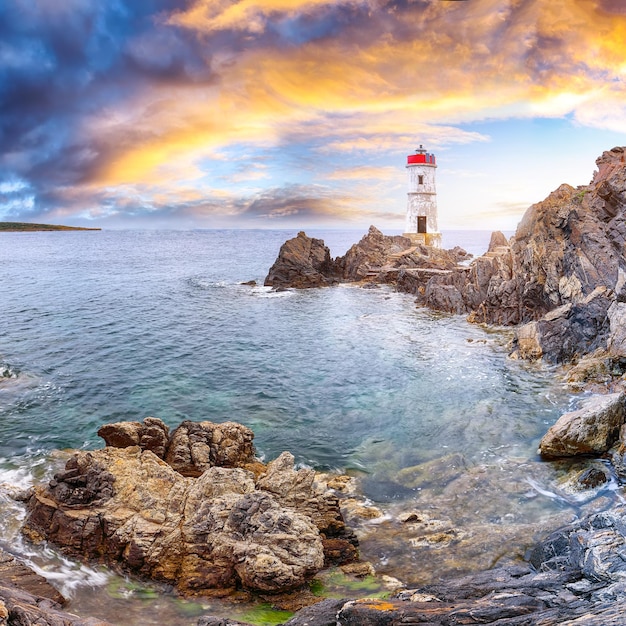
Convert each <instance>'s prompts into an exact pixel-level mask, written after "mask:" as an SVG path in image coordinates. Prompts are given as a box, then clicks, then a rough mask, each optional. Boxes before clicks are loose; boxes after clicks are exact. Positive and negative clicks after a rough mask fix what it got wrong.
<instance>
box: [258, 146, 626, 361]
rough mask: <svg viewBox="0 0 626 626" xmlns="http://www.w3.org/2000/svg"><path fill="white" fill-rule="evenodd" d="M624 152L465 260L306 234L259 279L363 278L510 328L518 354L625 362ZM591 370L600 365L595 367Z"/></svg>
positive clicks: (386, 239) (394, 244)
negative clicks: (338, 252) (346, 244)
mask: <svg viewBox="0 0 626 626" xmlns="http://www.w3.org/2000/svg"><path fill="white" fill-rule="evenodd" d="M624 156H625V148H622V147H616V148H613V149H612V150H610V151H607V152H604V153H603V154H602V156H601V157H599V158H598V159H597V161H596V164H597V166H598V169H597V171H596V172H595V173H594V175H593V179H592V180H591V182H590V184H589V185H585V186H580V187H577V188H574V187H571V186H569V185H561V186H560V187H559V188H558V189H557V190H556V191H554V192H552V193H551V194H550V195H549V196H548V198H546V199H545V200H544V201H542V202H539V203H537V204H534V205H532V206H531V207H530V208H529V209H528V210H527V211H526V213H525V215H524V217H523V219H522V221H521V222H520V224H519V226H518V228H517V230H516V232H515V235H514V236H513V237H512V238H511V239H510V240H508V241H507V239H506V238H505V237H504V236H503V235H502V233H494V235H493V236H492V240H491V243H490V246H489V250H488V252H487V253H486V254H484V255H483V256H481V257H478V258H476V259H474V260H473V261H472V262H471V263H470V264H459V261H460V260H464V259H465V258H466V256H465V253H464V251H462V250H460V249H455V250H439V249H435V248H428V247H426V246H421V245H418V246H412V245H411V241H410V240H408V239H407V238H405V237H402V236H387V235H383V234H382V233H381V232H380V231H379V230H377V229H376V228H374V227H371V228H370V230H369V233H368V234H367V235H365V236H364V237H363V238H362V239H361V241H360V242H359V243H357V244H355V245H354V246H352V248H350V250H348V252H347V253H346V254H345V255H344V256H343V257H337V258H336V259H332V258H331V257H330V251H329V250H328V248H327V247H326V246H325V245H324V242H323V241H321V240H319V239H311V238H309V237H307V236H306V235H305V233H302V232H301V233H299V234H298V236H297V237H295V238H294V239H291V240H289V241H287V242H286V243H285V244H284V245H283V247H282V248H281V250H280V253H279V255H278V258H277V259H276V262H275V263H274V265H273V266H272V268H271V269H270V271H269V273H268V275H267V277H266V279H265V285H268V286H272V287H275V288H289V287H295V288H304V287H320V286H326V285H333V284H337V283H339V282H355V281H369V282H374V283H377V282H378V283H387V284H391V285H394V286H395V287H396V288H397V289H398V290H401V291H404V292H407V293H411V294H414V295H415V296H416V302H417V304H418V305H420V306H426V307H429V308H431V309H434V310H437V311H445V312H449V313H455V314H463V315H467V317H468V319H469V320H470V321H472V322H478V323H486V324H494V325H502V326H514V327H516V330H515V336H516V337H515V342H514V345H513V352H514V354H516V355H518V356H520V357H522V358H531V359H538V358H542V359H544V360H546V361H549V362H553V363H567V362H575V361H578V360H580V359H581V358H583V357H585V356H587V355H589V354H591V353H593V352H595V351H598V352H597V354H596V358H598V359H602V360H603V363H604V365H603V367H605V368H606V369H608V370H611V369H615V368H616V367H621V366H622V361H626V333H625V332H624V328H625V327H626V325H625V324H624V322H625V321H626V255H625V248H624V246H625V243H626V221H625V217H626V164H625V162H624ZM596 366H597V367H602V366H601V365H597V363H596Z"/></svg>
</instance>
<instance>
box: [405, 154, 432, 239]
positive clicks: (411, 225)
mask: <svg viewBox="0 0 626 626" xmlns="http://www.w3.org/2000/svg"><path fill="white" fill-rule="evenodd" d="M436 169H437V161H436V159H435V155H434V154H430V153H428V152H426V150H425V148H424V147H423V146H422V145H420V147H419V148H418V149H417V150H416V151H415V153H414V154H409V156H408V157H407V162H406V170H407V173H408V178H409V193H408V200H407V207H406V232H405V233H404V236H405V237H408V238H409V239H411V241H412V242H413V243H415V244H417V243H421V244H426V245H427V246H433V247H435V248H441V233H440V232H439V229H438V227H437V189H436V187H435V170H436Z"/></svg>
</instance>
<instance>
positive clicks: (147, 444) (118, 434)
mask: <svg viewBox="0 0 626 626" xmlns="http://www.w3.org/2000/svg"><path fill="white" fill-rule="evenodd" d="M98 436H99V437H102V438H103V439H104V441H105V443H106V445H107V446H111V447H113V448H127V447H129V446H139V447H140V448H141V449H142V450H151V451H152V452H154V454H156V455H157V456H158V457H159V458H161V459H162V458H164V457H165V452H166V451H167V446H168V441H169V428H168V427H167V426H166V425H165V424H164V423H163V422H162V421H161V420H160V419H159V418H157V417H146V418H145V419H144V420H143V424H142V423H140V422H116V423H115V424H105V425H104V426H102V427H101V428H100V429H99V430H98Z"/></svg>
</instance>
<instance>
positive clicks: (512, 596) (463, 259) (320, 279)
mask: <svg viewBox="0 0 626 626" xmlns="http://www.w3.org/2000/svg"><path fill="white" fill-rule="evenodd" d="M624 156H625V149H624V148H614V149H613V150H611V151H608V152H605V153H604V154H603V155H602V156H601V157H600V158H599V159H598V160H597V165H598V171H597V172H595V174H594V176H593V180H592V181H591V183H590V185H588V186H584V187H579V188H577V189H574V188H572V187H569V186H567V185H562V186H561V187H559V189H557V190H556V191H555V192H553V193H552V194H551V195H550V196H549V197H548V198H547V199H546V200H545V201H543V202H541V203H538V204H536V205H533V206H532V207H530V209H529V210H528V211H527V213H526V215H525V216H524V218H523V220H522V222H521V223H520V226H519V227H518V229H517V231H516V234H515V236H514V237H512V238H511V239H510V240H507V239H506V238H505V237H504V236H503V235H502V234H501V233H494V235H493V236H492V240H491V243H490V246H489V251H488V252H487V253H486V254H485V255H483V256H482V257H479V258H477V259H475V260H473V261H472V262H471V263H469V264H468V255H467V254H466V253H465V252H464V251H463V250H461V249H458V248H457V249H454V250H448V251H446V250H438V249H435V248H428V247H426V246H419V245H418V246H414V245H412V244H411V242H410V240H408V239H406V238H404V237H401V236H386V235H383V234H382V233H381V232H380V231H378V230H377V229H376V228H374V227H371V228H370V230H369V232H368V234H367V235H366V236H365V237H363V239H362V240H361V241H360V242H359V243H357V244H355V245H354V246H353V247H352V248H351V249H350V250H349V251H348V252H347V253H346V255H344V256H343V257H339V258H337V259H332V258H331V257H330V252H329V250H328V248H327V247H326V246H325V245H324V242H323V241H321V240H319V239H312V238H309V237H307V236H306V235H305V234H304V233H299V234H298V236H297V237H295V238H293V239H291V240H289V241H287V242H286V243H285V244H284V245H283V247H282V248H281V251H280V253H279V256H278V258H277V260H276V263H275V264H274V265H273V266H272V268H271V269H270V271H269V273H268V276H267V278H266V280H265V284H266V285H268V286H271V287H273V288H275V289H289V288H297V289H302V288H313V287H332V286H333V285H336V284H338V283H342V282H350V283H356V284H361V285H363V286H368V287H375V286H377V285H379V284H384V285H390V286H392V287H394V288H396V289H398V290H400V291H403V292H406V293H410V294H413V295H414V296H415V298H416V303H417V304H418V305H419V306H427V307H430V308H432V309H434V310H437V311H444V312H448V313H454V314H463V315H466V316H467V317H468V319H469V320H470V321H471V322H475V323H484V324H490V325H499V326H510V327H512V328H514V333H515V334H514V340H513V343H512V346H511V357H513V358H524V359H542V360H544V361H546V362H549V363H555V364H560V365H561V366H562V367H563V371H564V373H565V374H564V375H565V376H566V377H567V378H568V380H569V381H570V382H571V384H573V385H577V387H578V388H579V389H585V390H587V392H588V393H587V396H588V397H586V398H585V400H584V401H583V402H582V403H581V406H579V407H578V409H577V410H575V411H571V412H569V413H566V414H564V415H562V416H561V417H560V418H559V420H557V422H556V423H555V424H554V425H553V426H551V427H550V428H549V430H548V432H547V433H546V435H545V436H544V437H543V439H542V441H541V443H540V446H539V451H538V452H539V454H540V455H541V456H542V457H543V458H544V459H545V460H546V461H548V462H552V461H554V462H560V461H561V460H562V459H571V460H573V462H572V464H571V466H570V467H571V468H572V469H571V470H570V472H569V476H568V478H567V480H568V489H569V490H570V493H573V494H575V495H576V497H578V495H581V496H582V497H585V495H584V494H587V493H593V492H594V490H597V489H602V488H606V486H607V485H610V484H612V481H614V482H615V485H616V487H618V486H619V485H620V484H621V483H622V482H623V481H624V480H626V462H625V461H624V457H625V455H626V392H625V389H626V388H625V386H624V372H625V371H626V334H624V328H626V324H625V321H626V320H625V316H626V248H625V246H626V225H625V224H626V221H625V220H624V218H625V217H626V215H625V214H624V213H625V212H626V165H625V164H624ZM99 434H100V436H101V437H102V438H103V439H104V441H105V444H106V446H105V448H103V449H101V450H92V451H89V452H85V451H77V452H75V453H74V454H73V455H72V457H71V459H70V460H69V461H68V463H67V465H66V467H65V470H64V471H63V472H60V473H58V474H57V475H55V477H54V479H53V480H52V481H51V482H50V483H49V484H48V485H47V486H38V487H35V488H34V489H32V490H31V491H29V492H28V493H25V494H22V495H21V496H20V497H21V499H22V500H23V501H24V502H25V503H26V506H27V511H28V513H27V517H26V520H25V522H24V525H23V533H24V535H25V536H26V537H28V538H29V539H31V540H32V541H35V542H39V541H49V542H51V543H54V544H55V545H57V546H58V547H59V548H60V549H61V550H63V551H64V552H65V553H66V554H69V555H71V556H72V557H74V558H77V559H80V560H87V561H90V562H97V563H105V564H107V565H108V566H109V567H112V568H114V569H117V570H120V571H123V572H126V573H130V574H131V575H133V576H137V577H139V578H143V579H152V580H155V581H158V582H161V583H166V584H169V585H171V586H172V587H174V588H176V590H177V591H178V593H180V594H181V595H183V596H197V595H209V596H227V595H229V594H239V595H241V594H249V595H250V596H252V595H255V594H256V595H257V596H258V595H259V594H260V595H261V596H262V597H263V598H265V599H269V601H270V602H274V603H276V604H281V603H284V602H285V601H286V600H285V598H286V597H287V596H289V598H290V600H289V602H291V606H292V607H293V608H294V609H300V610H299V611H298V612H297V613H296V615H295V616H294V617H293V618H292V619H290V620H289V621H287V622H286V624H288V625H289V626H305V625H308V626H326V625H328V626H334V625H335V624H341V625H344V626H360V625H363V626H366V625H378V624H380V625H383V624H384V625H396V624H397V625H398V626H399V625H400V624H418V623H428V624H442V625H443V624H474V623H485V624H488V623H497V624H511V625H521V624H529V625H530V624H533V625H534V624H541V625H553V624H554V625H556V624H563V623H569V624H603V625H607V624H619V623H621V622H622V621H623V619H622V613H623V612H624V610H626V606H625V605H624V599H623V598H624V597H626V595H625V593H624V592H625V591H626V589H625V588H624V585H625V584H626V583H625V581H626V568H625V567H624V565H623V558H622V552H623V546H624V545H626V504H623V502H624V500H623V498H622V497H620V496H619V494H618V497H617V499H618V500H621V502H622V504H617V505H614V506H611V507H610V508H608V509H607V510H604V511H602V512H597V511H595V512H593V511H592V512H590V513H587V514H584V515H581V517H580V519H574V520H573V521H572V520H571V519H570V520H569V521H567V523H564V524H563V525H562V526H561V527H560V528H558V529H556V530H551V531H546V532H545V534H544V537H543V538H541V539H540V540H539V541H538V542H536V543H535V544H534V545H533V546H532V547H531V548H530V549H529V550H528V551H527V552H526V553H525V554H524V558H523V559H519V560H517V561H516V562H513V561H511V562H507V563H506V564H504V565H502V564H501V565H499V566H496V567H486V568H485V570H484V571H482V572H479V573H472V574H469V575H465V576H460V577H452V578H450V579H446V580H444V581H439V582H433V583H431V584H426V585H422V586H420V587H417V588H411V589H406V588H403V587H402V584H401V583H400V581H395V582H394V581H390V585H391V587H393V586H394V585H395V586H396V587H397V588H396V590H395V592H394V593H393V594H390V595H391V597H389V598H386V599H384V600H380V599H360V600H354V599H349V598H343V599H325V600H322V599H321V598H320V597H318V596H314V595H313V594H312V593H311V592H310V588H309V585H310V581H311V580H312V579H313V577H314V576H316V575H317V574H318V573H319V572H320V571H321V570H322V569H323V568H327V567H329V566H333V565H334V566H338V567H342V568H344V569H345V571H346V572H350V573H351V575H356V576H363V575H367V574H370V573H371V572H372V571H373V570H372V568H371V565H370V564H368V563H367V562H365V563H363V562H361V561H360V558H359V551H358V550H359V546H358V540H357V538H356V534H355V532H354V527H353V526H354V525H355V524H356V525H358V523H359V522H358V519H359V517H360V518H361V519H366V518H367V517H368V516H371V517H375V516H377V515H380V512H377V511H376V510H375V509H374V508H373V507H368V506H366V505H365V503H363V502H361V501H359V499H358V497H357V498H355V497H354V496H355V494H354V489H353V487H351V486H350V482H351V480H352V479H350V478H348V477H343V476H327V475H320V474H316V473H315V472H314V471H313V470H308V469H296V468H295V467H294V464H293V457H292V456H291V455H290V454H289V453H288V452H285V453H283V454H282V455H280V456H279V457H278V458H277V459H275V460H274V461H272V462H270V463H269V464H267V465H266V464H263V463H261V462H260V461H259V460H258V459H256V458H255V455H254V447H253V434H252V432H251V431H249V429H247V428H246V427H244V426H242V425H240V424H237V423H233V422H227V423H224V424H213V423H211V422H198V423H196V422H183V423H182V424H181V425H180V426H179V427H178V428H176V429H175V430H174V431H172V432H171V433H170V431H169V429H168V427H167V426H166V425H165V424H164V423H163V422H162V421H161V420H159V419H156V418H146V419H145V420H144V421H143V423H142V422H120V423H117V424H109V425H105V426H103V427H102V428H101V429H100V431H99ZM578 460H579V461H580V463H578V464H577V462H578ZM457 461H458V459H457V460H455V457H454V455H452V456H451V457H450V458H447V459H442V460H439V461H437V463H439V464H440V465H441V466H442V467H441V468H437V467H435V465H433V466H432V467H429V468H426V467H424V468H420V474H424V473H427V474H428V475H429V476H431V477H433V479H434V478H435V477H437V476H439V475H440V474H439V472H444V473H445V471H446V468H444V467H443V466H446V467H447V468H449V467H451V466H453V465H454V464H455V463H457ZM459 462H462V459H461V461H459ZM404 478H405V479H407V480H409V478H410V477H404ZM475 478H476V480H482V479H483V478H482V477H480V476H478V477H475ZM471 480H472V477H471V476H468V477H467V481H469V482H467V485H469V484H470V483H471ZM399 522H400V523H401V524H404V525H405V527H406V528H413V529H415V533H416V534H415V541H418V542H419V541H425V542H426V544H429V542H432V544H429V545H434V544H435V543H437V544H438V545H439V546H443V547H444V548H443V549H445V546H446V545H448V544H449V543H452V542H458V541H460V540H461V539H462V538H461V537H460V536H459V534H458V533H459V530H458V529H455V528H451V527H449V526H447V525H446V523H445V521H443V520H440V519H436V518H435V517H434V516H433V515H432V511H431V514H430V515H429V512H426V511H417V510H416V511H409V512H405V513H403V516H402V519H401V520H399ZM537 530H540V529H537ZM416 545H418V544H416ZM7 558H8V559H9V560H10V559H11V557H7ZM7 562H8V561H7ZM12 566H13V565H11V567H12ZM0 580H1V581H2V585H1V586H0V624H3V623H6V624H13V623H15V624H18V623H19V624H43V625H45V624H49V625H50V626H56V625H57V624H71V625H74V624H76V625H77V626H80V625H82V624H85V625H87V624H90V625H91V626H94V625H95V624H103V625H104V622H98V621H97V620H89V619H88V620H81V619H80V618H76V617H75V616H71V615H69V614H66V615H63V613H62V602H63V599H62V598H60V597H52V596H51V595H50V594H48V595H47V597H46V594H42V593H41V589H43V588H44V587H45V585H43V586H41V585H42V583H41V581H38V582H37V584H38V585H40V586H39V587H36V585H35V587H36V588H34V589H30V588H26V587H28V585H26V584H24V583H23V582H22V581H24V580H26V578H22V579H20V578H19V577H17V578H16V577H13V578H11V577H10V576H9V575H7V574H5V573H0ZM396 583H397V584H396ZM20 588H22V590H21V591H20ZM46 593H47V592H46ZM50 593H51V594H52V595H54V591H51V592H50ZM20 594H26V595H25V596H22V595H20ZM42 596H43V598H42ZM294 598H295V601H294ZM33 607H35V608H33ZM72 620H74V621H72ZM240 623H242V622H236V621H234V620H231V619H224V618H219V617H212V616H204V617H201V618H200V619H199V620H198V625H199V626H208V625H214V626H228V625H235V624H240Z"/></svg>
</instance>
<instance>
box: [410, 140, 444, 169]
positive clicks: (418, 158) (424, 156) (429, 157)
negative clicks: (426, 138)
mask: <svg viewBox="0 0 626 626" xmlns="http://www.w3.org/2000/svg"><path fill="white" fill-rule="evenodd" d="M406 164H407V165H418V164H419V165H432V166H434V167H437V161H436V159H435V155H434V154H430V153H429V152H426V149H425V148H424V146H422V145H421V144H420V147H419V149H417V150H416V151H415V154H409V156H408V157H407V158H406Z"/></svg>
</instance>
